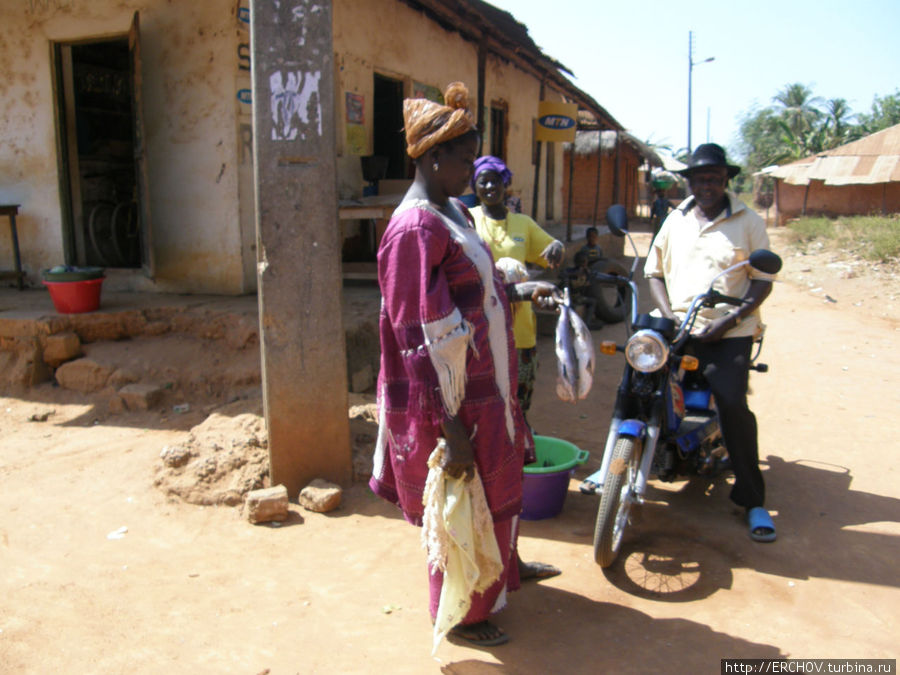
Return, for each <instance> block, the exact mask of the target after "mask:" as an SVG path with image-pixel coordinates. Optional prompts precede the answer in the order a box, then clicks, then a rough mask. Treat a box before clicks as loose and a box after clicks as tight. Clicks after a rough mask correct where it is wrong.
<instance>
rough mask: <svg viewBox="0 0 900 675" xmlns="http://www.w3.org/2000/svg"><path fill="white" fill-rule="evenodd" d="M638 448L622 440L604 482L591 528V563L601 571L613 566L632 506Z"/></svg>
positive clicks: (614, 452)
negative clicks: (594, 521) (592, 534)
mask: <svg viewBox="0 0 900 675" xmlns="http://www.w3.org/2000/svg"><path fill="white" fill-rule="evenodd" d="M640 455H641V452H640V445H639V444H638V443H636V442H635V439H633V438H631V437H629V436H622V437H621V438H619V439H618V440H617V441H616V445H615V447H614V448H613V456H612V460H611V461H610V463H609V469H608V470H607V472H606V476H605V478H604V481H603V496H602V497H601V498H600V507H599V508H598V509H597V522H596V525H595V526H594V560H595V561H596V562H597V564H598V565H600V567H609V566H610V565H612V564H613V562H614V561H615V559H616V556H617V555H618V553H619V547H620V545H621V544H622V535H623V534H624V532H625V526H626V525H628V514H629V512H630V510H631V504H632V501H633V499H632V494H631V490H632V486H633V485H634V480H635V477H636V476H637V471H638V464H639V463H640Z"/></svg>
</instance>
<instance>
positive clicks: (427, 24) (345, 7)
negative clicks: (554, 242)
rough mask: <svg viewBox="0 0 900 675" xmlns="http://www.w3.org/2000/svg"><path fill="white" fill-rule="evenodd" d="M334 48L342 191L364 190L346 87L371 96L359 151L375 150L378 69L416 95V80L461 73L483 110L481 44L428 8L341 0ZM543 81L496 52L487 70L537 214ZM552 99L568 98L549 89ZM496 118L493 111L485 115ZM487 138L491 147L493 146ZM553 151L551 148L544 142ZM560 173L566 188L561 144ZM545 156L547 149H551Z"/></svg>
mask: <svg viewBox="0 0 900 675" xmlns="http://www.w3.org/2000/svg"><path fill="white" fill-rule="evenodd" d="M334 51H335V61H336V68H337V71H338V72H337V78H336V82H337V86H336V99H337V100H336V106H335V115H336V117H337V124H336V129H337V135H338V139H337V141H338V154H339V156H338V164H337V165H338V193H339V195H340V196H341V197H344V198H346V197H358V196H359V195H360V194H361V192H362V186H363V179H362V170H361V168H360V163H359V159H358V155H357V154H353V152H352V150H351V148H350V147H348V144H347V142H346V122H345V120H346V110H345V92H352V93H355V94H361V95H362V96H363V97H364V99H365V107H364V115H365V131H366V142H367V145H366V146H365V149H364V151H363V152H361V153H359V154H370V153H371V151H372V147H371V143H372V99H373V86H374V85H373V75H374V73H379V74H382V75H387V76H389V77H393V78H395V79H398V80H403V81H404V87H405V90H404V95H406V96H410V95H411V94H412V85H413V82H420V83H423V84H427V85H430V86H433V87H438V88H439V89H441V90H443V89H444V88H445V87H446V86H447V84H449V83H450V82H453V81H456V80H459V81H461V82H464V83H465V84H466V86H468V87H469V97H470V105H471V108H472V112H473V114H477V110H476V109H475V108H476V104H477V96H478V90H477V78H478V46H477V45H476V44H475V43H473V42H468V41H466V40H464V39H463V38H462V37H461V36H460V35H459V33H456V32H453V31H448V30H445V29H443V28H441V27H440V26H439V25H438V24H436V23H434V22H433V21H430V20H426V19H425V18H424V15H423V14H422V13H420V12H417V11H415V10H413V9H411V8H410V7H408V6H406V5H404V4H402V3H400V2H397V0H368V1H367V2H358V1H357V0H335V1H334ZM539 98H540V82H539V81H538V80H537V79H536V78H535V77H533V76H532V75H530V74H528V73H526V72H524V71H523V70H521V69H519V68H517V67H515V66H514V65H512V64H511V63H509V62H507V61H504V60H502V59H500V58H498V57H496V56H495V55H489V57H488V59H487V64H486V74H485V97H484V101H485V107H486V108H488V109H489V107H490V104H491V101H492V100H500V99H502V100H504V101H506V102H507V103H508V105H509V108H508V116H509V117H508V119H509V133H508V136H507V147H508V149H509V151H508V152H509V156H508V158H507V159H508V161H509V165H510V168H511V169H512V171H513V173H514V174H515V177H514V179H513V181H514V184H513V186H512V187H513V189H514V190H516V191H518V192H519V194H520V195H521V197H522V203H523V209H524V210H525V211H526V212H528V213H530V210H531V200H532V193H533V182H534V167H533V165H532V163H531V158H532V119H533V118H534V117H535V116H536V115H537V104H538V100H539ZM545 98H546V99H547V100H554V101H556V100H561V97H560V96H559V95H558V93H557V92H555V91H553V90H552V89H551V88H549V87H548V88H547V90H546V92H545ZM485 121H486V122H488V121H489V117H487V116H486V117H485ZM488 141H489V139H487V138H486V139H485V144H484V145H485V147H490V146H489V142H488ZM545 150H546V148H545ZM554 153H555V155H556V173H555V176H554V179H555V182H554V185H553V189H554V190H555V191H556V194H557V195H558V194H559V191H560V190H561V189H562V180H563V176H562V147H561V145H560V144H556V147H555V148H554ZM545 155H546V152H545ZM545 162H546V156H544V157H543V158H542V169H541V179H540V180H541V188H540V190H541V198H540V199H541V202H540V204H541V206H540V210H539V212H538V220H543V217H544V203H545V201H544V200H545V194H544V192H545V188H544V186H545V169H544V167H545V166H546V163H545ZM555 207H556V208H555V216H554V217H555V218H556V219H558V218H559V217H560V216H561V214H562V210H561V207H562V205H561V202H560V200H559V198H558V197H556V200H555Z"/></svg>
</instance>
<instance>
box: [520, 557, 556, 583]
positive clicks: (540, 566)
mask: <svg viewBox="0 0 900 675" xmlns="http://www.w3.org/2000/svg"><path fill="white" fill-rule="evenodd" d="M560 574H562V570H561V569H559V568H558V567H554V566H553V565H548V564H547V563H542V562H530V563H522V569H520V570H519V581H540V580H541V579H549V578H550V577H555V576H558V575H560Z"/></svg>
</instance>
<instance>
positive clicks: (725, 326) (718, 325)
mask: <svg viewBox="0 0 900 675" xmlns="http://www.w3.org/2000/svg"><path fill="white" fill-rule="evenodd" d="M736 325H737V322H736V321H735V318H734V317H733V316H732V315H731V314H726V315H725V316H722V317H719V318H718V319H715V320H714V321H710V322H709V323H708V324H706V325H705V326H704V327H703V328H701V329H700V330H699V331H698V332H696V333H695V334H694V338H695V339H697V340H699V341H700V342H718V341H719V340H721V339H722V338H723V337H724V336H725V333H727V332H728V331H729V330H731V329H732V328H734V327H735V326H736Z"/></svg>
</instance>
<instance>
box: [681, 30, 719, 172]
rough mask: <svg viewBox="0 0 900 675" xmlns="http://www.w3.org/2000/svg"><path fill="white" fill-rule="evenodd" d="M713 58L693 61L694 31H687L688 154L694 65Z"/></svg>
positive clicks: (688, 148) (689, 148) (690, 146)
mask: <svg viewBox="0 0 900 675" xmlns="http://www.w3.org/2000/svg"><path fill="white" fill-rule="evenodd" d="M715 60H716V57H715V56H710V57H709V58H706V59H703V60H702V61H694V33H693V31H688V97H687V98H688V101H687V103H688V109H687V117H688V120H687V151H688V154H689V155H690V154H691V151H692V150H693V146H692V145H691V79H692V77H693V73H694V66H699V65H700V64H701V63H709V62H710V61H715Z"/></svg>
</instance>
